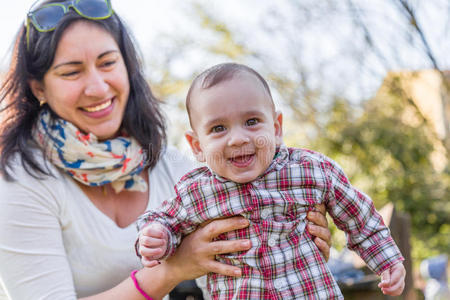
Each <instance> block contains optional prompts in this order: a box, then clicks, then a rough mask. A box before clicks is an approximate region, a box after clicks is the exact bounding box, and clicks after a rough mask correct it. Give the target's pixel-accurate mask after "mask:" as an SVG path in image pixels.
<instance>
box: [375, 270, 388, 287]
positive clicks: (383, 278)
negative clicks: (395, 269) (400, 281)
mask: <svg viewBox="0 0 450 300" xmlns="http://www.w3.org/2000/svg"><path fill="white" fill-rule="evenodd" d="M390 272H391V270H390V269H387V270H385V271H384V272H383V273H381V282H380V283H379V284H378V287H379V288H387V287H389V286H390V284H391V273H390Z"/></svg>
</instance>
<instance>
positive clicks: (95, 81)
mask: <svg viewBox="0 0 450 300" xmlns="http://www.w3.org/2000/svg"><path fill="white" fill-rule="evenodd" d="M31 88H32V90H33V93H34V95H35V96H36V97H37V98H38V99H39V100H40V101H41V100H45V101H46V102H47V103H48V105H49V106H50V108H51V109H52V110H53V111H54V112H55V113H56V114H57V115H58V116H60V117H61V118H63V119H65V120H67V121H69V122H71V123H72V124H74V125H75V126H77V127H78V128H79V129H81V130H82V131H83V132H85V133H93V134H94V135H96V136H97V137H98V138H99V139H100V140H103V139H108V138H111V137H114V136H115V135H116V134H117V133H118V130H119V128H120V125H121V123H122V119H123V115H124V112H125V107H126V104H127V101H128V96H129V93H130V83H129V80H128V73H127V69H126V66H125V63H124V61H123V57H122V54H121V52H120V49H119V46H118V45H117V43H116V41H115V40H114V38H113V37H112V36H111V34H109V33H108V32H107V31H105V30H104V29H102V28H101V27H99V26H96V25H95V24H92V23H89V22H86V21H77V22H75V23H74V24H72V25H71V26H70V27H68V28H67V29H66V31H65V32H64V34H63V36H62V37H61V40H60V41H59V44H58V47H57V49H56V54H55V58H54V61H53V64H52V66H51V67H50V69H49V70H48V71H47V73H46V74H45V75H44V79H43V81H42V82H38V81H35V80H33V81H32V82H31Z"/></svg>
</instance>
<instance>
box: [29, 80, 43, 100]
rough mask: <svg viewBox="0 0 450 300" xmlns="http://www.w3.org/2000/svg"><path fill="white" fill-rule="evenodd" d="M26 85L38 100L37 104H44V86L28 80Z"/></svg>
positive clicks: (36, 81) (38, 82)
mask: <svg viewBox="0 0 450 300" xmlns="http://www.w3.org/2000/svg"><path fill="white" fill-rule="evenodd" d="M28 84H29V85H30V89H31V92H32V93H33V95H34V96H35V97H36V98H37V99H38V100H39V102H42V101H43V102H45V101H46V100H45V96H44V84H43V83H42V82H40V81H38V80H36V79H31V80H29V81H28Z"/></svg>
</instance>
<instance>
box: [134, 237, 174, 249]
mask: <svg viewBox="0 0 450 300" xmlns="http://www.w3.org/2000/svg"><path fill="white" fill-rule="evenodd" d="M166 243H167V242H166V240H165V239H162V238H155V237H149V236H145V235H141V236H140V237H139V244H140V245H141V246H144V247H148V248H158V247H164V246H165V245H166Z"/></svg>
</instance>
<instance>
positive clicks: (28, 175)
mask: <svg viewBox="0 0 450 300" xmlns="http://www.w3.org/2000/svg"><path fill="white" fill-rule="evenodd" d="M32 153H33V156H34V158H35V161H36V163H37V164H38V165H39V167H40V168H41V169H42V170H45V171H46V172H47V173H48V175H46V174H41V173H38V172H36V171H34V170H33V169H32V168H31V167H30V166H27V165H26V164H24V162H23V161H22V158H21V156H20V154H15V155H14V156H13V157H12V160H11V164H10V168H9V169H8V171H9V174H10V175H11V179H12V180H7V179H6V178H5V177H4V176H2V175H0V190H1V191H2V193H0V198H4V197H2V194H3V196H4V195H5V194H9V193H13V194H16V193H19V192H20V191H24V192H25V191H27V192H28V193H31V194H32V193H39V192H41V191H42V189H46V190H50V191H58V190H59V189H64V186H65V183H66V178H65V177H64V175H63V173H62V172H61V171H60V170H58V169H57V168H56V167H55V166H54V165H52V164H51V163H50V162H48V161H47V160H45V159H44V157H43V154H42V152H41V151H38V150H32Z"/></svg>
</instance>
